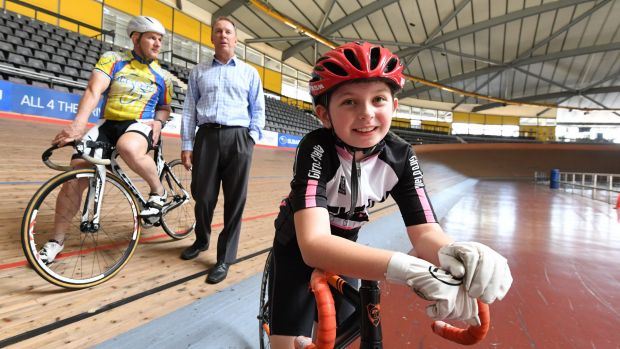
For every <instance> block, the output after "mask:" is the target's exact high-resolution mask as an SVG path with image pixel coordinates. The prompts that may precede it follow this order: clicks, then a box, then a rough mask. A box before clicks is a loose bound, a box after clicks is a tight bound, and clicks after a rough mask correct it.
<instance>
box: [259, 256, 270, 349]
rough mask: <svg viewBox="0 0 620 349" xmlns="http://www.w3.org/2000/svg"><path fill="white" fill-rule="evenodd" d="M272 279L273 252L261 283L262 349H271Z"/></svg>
mask: <svg viewBox="0 0 620 349" xmlns="http://www.w3.org/2000/svg"><path fill="white" fill-rule="evenodd" d="M270 278H271V251H269V254H268V255H267V260H266V261H265V269H264V270H263V278H262V280H261V283H260V304H259V308H258V340H259V341H260V349H269V348H270V347H271V346H270V344H269V306H270V300H269V282H270Z"/></svg>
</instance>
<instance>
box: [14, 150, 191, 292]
mask: <svg viewBox="0 0 620 349" xmlns="http://www.w3.org/2000/svg"><path fill="white" fill-rule="evenodd" d="M68 145H71V146H73V147H74V148H75V150H76V151H77V153H78V154H79V155H81V156H82V158H84V159H85V160H87V161H89V162H91V163H92V164H94V166H93V167H92V168H84V169H72V168H71V167H68V166H61V165H58V164H56V163H54V162H52V161H51V160H50V157H51V156H52V153H53V152H54V151H55V150H57V149H58V147H56V146H54V147H51V148H49V149H47V150H46V151H45V152H43V155H42V160H43V162H44V163H45V165H47V166H48V167H50V168H52V169H55V170H59V171H63V172H62V173H61V174H59V175H57V176H55V177H53V178H51V179H50V180H48V181H47V182H46V183H45V184H43V185H42V186H41V187H40V188H39V190H37V192H36V193H35V194H34V196H33V197H32V199H31V200H30V202H29V203H28V206H27V207H26V210H25V213H24V217H23V220H22V226H21V242H22V248H23V250H24V254H25V255H26V258H27V259H28V262H29V263H30V265H31V266H32V267H33V269H34V270H35V271H36V272H37V273H38V274H39V275H40V276H41V277H43V278H44V279H45V280H47V281H49V282H51V283H52V284H54V285H58V286H61V287H65V288H70V289H81V288H86V287H91V286H95V285H98V284H100V283H103V282H105V281H107V280H109V279H111V278H112V277H113V276H115V275H116V274H117V273H118V272H119V271H120V270H121V269H122V268H123V267H124V266H125V265H126V264H127V262H128V261H129V259H130V258H131V256H132V254H133V252H134V251H135V249H136V247H137V245H138V242H139V239H140V232H141V227H150V226H161V227H162V228H163V230H164V231H165V232H166V233H167V234H168V235H169V236H170V237H172V238H173V239H183V238H186V237H188V236H189V235H190V233H191V232H192V231H193V230H194V227H195V218H194V203H193V200H192V198H191V195H190V193H189V186H190V182H191V173H190V172H189V171H187V170H186V169H185V167H184V166H183V164H182V163H181V160H179V159H176V160H173V161H171V162H168V163H166V162H165V161H164V158H163V151H162V142H161V140H160V142H159V144H158V145H157V147H156V148H155V150H154V154H153V156H154V159H155V163H156V165H157V173H158V175H159V178H160V179H161V182H162V184H163V185H164V187H165V189H166V191H167V192H168V200H167V202H166V204H165V205H164V206H163V207H162V209H161V213H160V214H159V216H155V217H148V218H146V217H144V218H143V217H141V216H140V212H141V211H142V209H143V208H144V207H145V206H146V205H147V199H145V198H144V197H143V196H142V194H141V193H140V191H139V190H138V189H137V188H136V186H135V185H134V183H133V182H132V181H131V179H130V178H129V177H128V176H127V175H126V174H125V173H124V172H123V170H122V169H121V167H120V165H119V163H118V162H117V157H118V152H117V151H116V149H115V147H114V146H112V145H110V144H107V143H103V142H96V141H80V142H76V143H69V144H68ZM95 154H99V155H100V154H110V156H109V158H105V156H103V157H99V156H98V155H95ZM63 186H66V188H73V190H75V192H73V193H72V197H79V198H80V199H79V200H78V201H72V202H71V203H70V205H73V207H74V209H75V210H74V211H75V212H76V214H75V215H73V216H72V217H67V216H64V215H62V214H61V213H59V211H57V210H56V201H57V200H58V197H59V195H64V197H67V195H66V193H63V192H62V188H63ZM66 188H65V190H68V189H66ZM57 220H62V221H63V224H64V225H66V226H67V227H68V228H67V230H66V231H64V236H65V239H64V248H63V250H62V252H61V253H60V254H58V256H56V258H55V259H54V261H53V262H52V263H49V264H48V263H45V262H44V261H42V260H41V257H40V256H39V250H40V249H41V248H42V246H43V245H44V244H45V243H46V242H47V241H48V240H50V239H52V238H53V236H54V224H55V222H56V221H57Z"/></svg>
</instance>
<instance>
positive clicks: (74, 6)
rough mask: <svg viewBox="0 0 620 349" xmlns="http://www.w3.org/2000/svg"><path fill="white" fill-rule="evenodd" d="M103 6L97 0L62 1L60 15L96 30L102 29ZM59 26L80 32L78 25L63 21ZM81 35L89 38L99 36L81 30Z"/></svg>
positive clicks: (86, 30) (83, 29)
mask: <svg viewBox="0 0 620 349" xmlns="http://www.w3.org/2000/svg"><path fill="white" fill-rule="evenodd" d="M102 6H103V5H102V4H101V3H100V2H97V1H95V0H60V14H61V15H63V16H66V17H69V18H72V19H75V20H78V21H80V22H83V23H86V24H88V25H91V26H93V27H96V28H101V22H102V16H103V7H102ZM59 25H60V26H61V27H63V28H66V29H69V30H73V31H78V28H77V25H76V24H74V23H70V22H67V21H63V20H61V21H60V22H59ZM79 32H80V33H81V34H84V35H87V36H94V35H97V34H98V32H96V31H94V30H92V29H87V28H82V27H80V28H79Z"/></svg>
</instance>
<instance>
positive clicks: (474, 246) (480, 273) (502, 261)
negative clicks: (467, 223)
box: [439, 242, 512, 304]
mask: <svg viewBox="0 0 620 349" xmlns="http://www.w3.org/2000/svg"><path fill="white" fill-rule="evenodd" d="M439 263H440V265H441V267H442V268H443V269H445V270H447V271H448V272H450V274H452V275H454V276H455V277H458V278H463V286H465V289H466V290H467V292H468V294H469V296H470V297H473V298H480V300H481V301H482V302H484V303H487V304H491V303H493V302H494V301H495V300H496V299H499V300H501V299H502V298H504V296H505V295H506V293H507V292H508V290H509V289H510V286H511V285H512V275H511V274H510V268H509V267H508V261H506V258H504V257H502V256H501V255H500V254H499V253H497V252H495V251H494V250H492V249H491V248H490V247H488V246H486V245H483V244H480V243H477V242H454V243H452V244H449V245H446V246H444V247H442V248H440V249H439Z"/></svg>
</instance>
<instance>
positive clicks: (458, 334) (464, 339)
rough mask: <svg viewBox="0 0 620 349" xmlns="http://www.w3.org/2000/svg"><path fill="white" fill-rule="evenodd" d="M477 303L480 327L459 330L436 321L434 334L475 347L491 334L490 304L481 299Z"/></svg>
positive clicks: (433, 327)
mask: <svg viewBox="0 0 620 349" xmlns="http://www.w3.org/2000/svg"><path fill="white" fill-rule="evenodd" d="M477 301H478V317H479V318H480V326H469V327H467V328H459V327H455V326H452V325H450V324H448V323H445V322H443V321H434V322H433V323H432V324H431V328H432V329H433V332H435V334H437V335H439V336H441V337H443V338H445V339H448V340H450V341H452V342H455V343H459V344H462V345H473V344H476V343H478V342H480V341H481V340H483V339H484V337H485V336H486V335H487V332H489V327H490V325H491V313H490V312H489V305H488V304H485V303H482V302H481V301H480V300H479V299H478V300H477Z"/></svg>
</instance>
